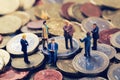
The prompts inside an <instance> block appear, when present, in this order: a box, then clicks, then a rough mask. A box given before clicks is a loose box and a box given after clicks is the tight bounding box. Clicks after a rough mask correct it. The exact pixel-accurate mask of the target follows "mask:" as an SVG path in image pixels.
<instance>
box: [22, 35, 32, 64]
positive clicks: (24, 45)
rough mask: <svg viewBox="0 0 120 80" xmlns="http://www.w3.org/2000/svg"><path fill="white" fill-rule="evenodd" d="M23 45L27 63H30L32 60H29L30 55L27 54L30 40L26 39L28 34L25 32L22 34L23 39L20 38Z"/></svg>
mask: <svg viewBox="0 0 120 80" xmlns="http://www.w3.org/2000/svg"><path fill="white" fill-rule="evenodd" d="M20 43H21V46H22V49H21V50H22V51H23V53H24V62H25V63H26V64H30V61H29V60H28V55H27V46H28V42H27V41H26V35H25V34H23V35H22V39H21V40H20Z"/></svg>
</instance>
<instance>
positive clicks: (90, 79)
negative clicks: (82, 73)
mask: <svg viewBox="0 0 120 80" xmlns="http://www.w3.org/2000/svg"><path fill="white" fill-rule="evenodd" d="M79 80H107V79H105V78H102V77H93V78H89V77H84V78H82V79H79Z"/></svg>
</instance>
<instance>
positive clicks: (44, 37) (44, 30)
mask: <svg viewBox="0 0 120 80" xmlns="http://www.w3.org/2000/svg"><path fill="white" fill-rule="evenodd" d="M45 43H47V45H48V26H47V25H46V21H44V22H43V26H42V44H43V49H47V47H45Z"/></svg>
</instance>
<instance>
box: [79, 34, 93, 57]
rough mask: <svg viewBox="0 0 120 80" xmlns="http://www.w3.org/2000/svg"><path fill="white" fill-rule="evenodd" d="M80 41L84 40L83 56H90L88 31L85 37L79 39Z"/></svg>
mask: <svg viewBox="0 0 120 80" xmlns="http://www.w3.org/2000/svg"><path fill="white" fill-rule="evenodd" d="M80 41H81V42H85V54H84V56H85V57H88V58H90V46H91V36H90V32H87V34H86V37H85V38H84V39H83V40H81V39H80Z"/></svg>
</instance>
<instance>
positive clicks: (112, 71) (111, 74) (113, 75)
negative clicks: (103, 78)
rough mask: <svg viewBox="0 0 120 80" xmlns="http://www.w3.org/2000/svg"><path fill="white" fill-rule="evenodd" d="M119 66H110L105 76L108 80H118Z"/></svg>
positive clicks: (119, 77) (119, 79) (119, 76)
mask: <svg viewBox="0 0 120 80" xmlns="http://www.w3.org/2000/svg"><path fill="white" fill-rule="evenodd" d="M119 74H120V64H113V65H111V66H110V68H109V70H108V73H107V76H108V79H109V80H120V75H119Z"/></svg>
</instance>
